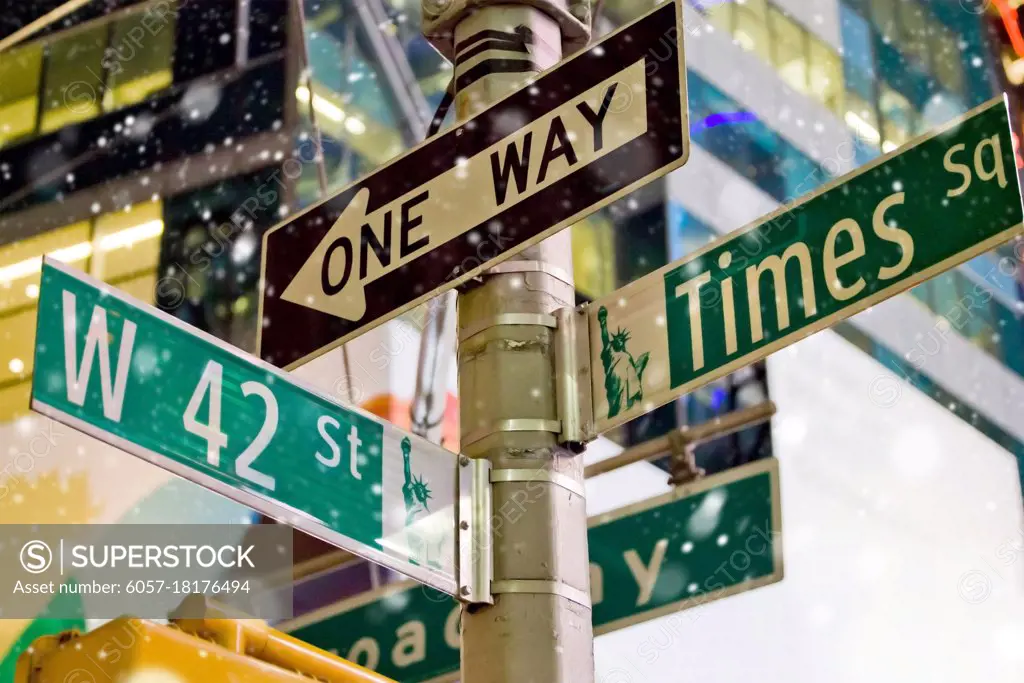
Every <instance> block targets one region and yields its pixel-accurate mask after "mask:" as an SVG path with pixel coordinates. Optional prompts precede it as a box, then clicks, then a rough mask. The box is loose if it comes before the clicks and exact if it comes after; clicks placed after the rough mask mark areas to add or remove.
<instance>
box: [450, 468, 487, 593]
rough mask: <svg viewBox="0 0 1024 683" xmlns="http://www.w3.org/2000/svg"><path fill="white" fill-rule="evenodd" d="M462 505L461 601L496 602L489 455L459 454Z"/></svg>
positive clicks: (458, 535)
mask: <svg viewBox="0 0 1024 683" xmlns="http://www.w3.org/2000/svg"><path fill="white" fill-rule="evenodd" d="M458 478H459V481H458V485H459V504H458V514H457V521H456V529H455V538H456V540H457V543H458V550H459V553H458V571H457V574H458V584H459V591H458V595H457V596H456V597H457V598H458V599H459V600H460V601H462V602H466V603H470V604H478V603H485V604H488V605H493V604H494V596H493V595H491V580H492V578H493V576H494V567H493V563H492V555H491V553H492V552H493V548H492V543H491V515H492V512H491V508H492V505H491V463H490V461H489V460H487V459H486V458H470V457H467V456H465V455H460V456H459V467H458Z"/></svg>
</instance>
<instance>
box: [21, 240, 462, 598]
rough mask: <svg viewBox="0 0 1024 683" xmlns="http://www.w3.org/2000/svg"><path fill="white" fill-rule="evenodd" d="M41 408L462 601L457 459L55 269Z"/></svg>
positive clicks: (35, 389)
mask: <svg viewBox="0 0 1024 683" xmlns="http://www.w3.org/2000/svg"><path fill="white" fill-rule="evenodd" d="M32 408H33V409H34V410H36V411H38V412H40V413H43V414H45V415H48V416H50V417H52V418H54V419H55V420H58V421H60V422H63V423H65V424H67V425H69V426H71V427H74V428H76V429H79V430H81V431H83V432H86V433H88V434H90V435H92V436H94V437H96V438H98V439H100V440H102V441H105V442H107V443H109V444H111V445H113V446H116V447H118V448H120V449H122V450H124V451H127V452H128V453H131V454H133V455H136V456H138V457H140V458H142V459H144V460H148V461H149V462H152V463H153V464H155V465H158V466H160V467H162V468H164V469H166V470H169V471H171V472H173V473H175V474H177V475H179V476H181V477H184V478H185V479H188V480H190V481H193V482H195V483H197V484H200V485H202V486H205V487H207V488H209V489H211V490H213V491H216V492H217V493H220V494H222V495H224V496H226V497H228V498H231V499H233V500H236V501H238V502H240V503H242V504H245V505H248V506H250V507H252V508H254V509H255V510H258V511H260V512H262V513H263V514H266V515H269V516H271V517H274V518H276V519H278V520H280V521H282V522H286V523H288V524H290V525H292V526H295V527H297V528H299V529H302V530H303V531H305V532H307V533H309V534H311V535H313V536H317V537H319V538H321V539H323V540H325V541H327V542H329V543H332V544H334V545H337V546H339V547H341V548H345V549H346V550H349V551H351V552H353V553H355V554H357V555H361V556H363V557H365V558H367V559H369V560H372V561H374V562H377V563H379V564H383V565H385V566H388V567H391V568H393V569H395V570H396V571H399V572H402V573H404V574H406V575H408V576H411V577H412V578H414V579H416V580H417V581H420V582H422V583H425V584H427V585H430V586H433V587H435V588H437V589H439V590H442V591H445V592H448V593H452V594H454V593H455V591H456V576H455V552H456V547H455V545H456V543H455V540H456V539H455V504H456V495H457V491H458V488H457V482H456V477H457V471H456V470H457V466H458V462H457V461H458V456H456V455H455V454H454V453H451V452H449V451H446V450H444V449H442V448H440V447H439V446H436V445H434V444H432V443H430V442H428V441H426V440H424V439H421V438H419V437H416V436H413V435H411V434H407V433H405V432H404V431H402V430H400V429H398V428H397V427H395V426H393V425H391V424H390V423H388V422H386V421H384V420H381V419H379V418H377V417H374V416H373V415H370V414H369V413H366V412H365V411H362V410H359V409H357V408H343V407H342V406H340V405H338V403H337V402H335V401H334V400H332V399H330V398H327V397H326V396H325V395H323V394H322V393H320V392H319V391H318V390H316V389H313V388H310V387H308V386H305V385H304V384H303V383H302V382H301V381H299V380H298V379H297V378H295V377H293V376H292V375H289V374H287V373H285V372H283V371H281V370H278V369H276V368H274V367H272V366H270V365H268V364H266V363H263V362H262V361H259V360H256V359H255V358H253V357H251V356H249V355H247V354H246V353H244V352H242V351H240V350H239V349H236V348H234V347H231V346H229V345H227V344H224V343H223V342H221V341H219V340H217V339H215V338H213V337H211V336H210V335H208V334H205V333H203V332H200V331H198V330H196V329H193V328H191V327H189V326H187V325H185V324H183V323H182V322H181V321H179V320H177V319H175V318H172V317H171V316H168V315H166V314H164V313H162V312H160V311H158V310H156V309H155V308H153V307H151V306H146V305H145V304H142V303H140V302H138V301H135V300H133V299H132V298H131V297H128V296H126V295H124V294H122V293H120V292H118V291H117V290H116V289H114V288H113V287H110V286H108V285H105V284H103V283H101V282H98V281H96V280H94V279H92V278H90V277H88V276H86V275H84V274H82V273H78V272H76V271H73V270H72V269H69V268H67V267H66V266H64V265H63V264H61V263H59V262H57V261H53V260H52V259H47V260H46V261H45V262H44V264H43V272H42V285H41V287H40V292H39V315H38V324H37V330H36V349H35V372H34V374H33V377H32Z"/></svg>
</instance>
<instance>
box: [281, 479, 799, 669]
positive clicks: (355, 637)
mask: <svg viewBox="0 0 1024 683" xmlns="http://www.w3.org/2000/svg"><path fill="white" fill-rule="evenodd" d="M588 542H589V545H590V562H591V565H590V583H591V599H592V601H593V607H594V615H593V618H594V631H595V633H598V634H601V633H607V632H609V631H613V630H615V629H619V628H623V627H625V626H628V625H630V624H635V623H639V622H642V621H646V620H648V619H653V618H655V617H659V616H664V615H670V614H675V613H677V612H680V610H686V609H689V608H693V607H698V606H699V605H701V604H703V603H705V602H710V601H712V600H717V599H719V598H722V597H725V596H728V595H732V594H734V593H740V592H743V591H746V590H751V589H753V588H757V587H759V586H764V585H767V584H770V583H774V582H776V581H779V580H780V579H781V578H782V538H781V512H780V509H779V489H778V462H777V461H776V460H774V459H767V460H762V461H758V462H755V463H751V464H749V465H744V466H743V467H738V468H735V469H733V470H730V471H728V472H724V473H722V474H719V475H715V476H713V477H708V478H707V479H705V480H703V481H700V482H698V483H696V484H694V485H691V486H687V487H680V488H679V489H677V490H675V491H673V492H671V493H668V494H665V495H663V496H659V497H657V498H653V499H651V500H647V501H644V502H642V503H638V504H636V505H631V506H628V507H625V508H621V509H619V510H616V511H613V512H610V513H608V514H606V515H599V516H597V517H594V518H592V519H591V520H590V532H589V537H588ZM460 609H461V608H460V606H459V605H458V604H456V603H455V602H454V601H453V600H451V599H450V598H448V597H446V596H444V595H442V594H440V593H438V592H436V591H432V590H430V589H429V588H425V587H422V586H416V585H410V584H399V585H394V586H388V587H387V588H384V589H381V590H379V591H375V592H373V593H368V594H365V595H361V596H357V597H355V598H352V599H350V600H346V601H343V602H340V603H338V604H336V605H331V606H328V607H325V608H323V609H321V610H318V611H317V612H314V613H311V614H308V615H304V616H303V617H301V618H299V619H296V620H294V621H292V622H291V623H286V624H282V625H280V626H279V628H282V629H284V630H286V631H288V632H289V633H290V634H291V635H293V636H295V637H296V638H299V639H301V640H304V641H306V642H308V643H311V644H313V645H316V646H317V647H320V648H323V649H325V650H330V651H332V652H336V653H337V654H339V655H341V656H342V657H345V658H347V659H350V660H352V661H355V662H357V663H359V664H361V665H363V666H366V667H369V668H371V669H374V670H375V671H377V672H379V673H381V674H383V675H385V676H388V677H390V678H393V679H395V680H397V681H402V682H403V683H418V682H420V681H436V680H454V679H455V678H457V676H458V669H459V636H458V624H459V614H460ZM690 614H692V613H690ZM679 619H683V620H690V619H691V617H690V615H689V614H687V613H685V612H680V613H679V614H678V615H677V616H671V617H669V621H668V623H667V624H666V626H667V627H669V628H679V627H680V626H681V625H682V623H683V622H679V623H676V620H679Z"/></svg>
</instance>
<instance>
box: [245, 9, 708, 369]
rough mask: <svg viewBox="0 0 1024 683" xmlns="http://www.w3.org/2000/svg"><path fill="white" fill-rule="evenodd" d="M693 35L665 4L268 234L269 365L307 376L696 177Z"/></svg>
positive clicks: (263, 345)
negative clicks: (624, 207)
mask: <svg viewBox="0 0 1024 683" xmlns="http://www.w3.org/2000/svg"><path fill="white" fill-rule="evenodd" d="M682 33H683V32H682V29H681V10H680V7H679V3H678V2H667V3H665V4H664V5H661V6H659V7H657V8H656V9H654V10H653V11H651V12H650V13H648V14H647V15H646V16H644V17H641V18H640V19H638V20H637V21H635V22H633V23H632V24H630V25H628V26H626V27H624V28H622V29H620V30H619V31H617V32H616V33H614V34H612V35H610V36H608V37H607V38H605V39H604V40H602V41H601V42H600V43H597V44H596V45H594V46H593V47H591V48H590V49H588V50H586V51H584V52H581V53H579V54H578V55H576V56H574V57H572V58H570V59H568V60H566V61H564V62H561V63H559V64H558V65H557V66H556V67H554V68H553V69H551V70H549V71H547V72H545V73H543V74H541V75H540V76H539V77H538V78H537V79H536V80H535V81H534V82H533V83H532V84H530V85H529V86H527V87H525V88H523V89H521V90H519V91H517V92H515V93H513V94H511V95H509V96H508V97H506V98H505V99H503V100H501V101H500V102H498V103H497V104H495V105H494V106H493V107H491V108H490V109H488V110H487V111H484V112H482V113H481V114H479V115H478V116H476V117H474V118H472V119H470V120H468V121H466V122H464V123H462V124H460V125H459V126H458V127H456V128H454V129H452V130H450V131H448V132H445V133H444V134H442V135H438V136H435V137H433V138H431V139H430V140H428V141H427V142H425V143H423V144H422V145H420V146H419V147H417V148H415V149H413V150H411V151H409V152H408V153H406V154H405V155H403V156H402V157H399V158H398V159H396V160H395V161H393V162H392V163H390V164H388V165H387V166H384V167H383V168H381V169H379V170H378V171H376V172H374V173H373V174H371V175H369V176H367V177H365V178H363V179H362V180H360V181H358V182H356V183H355V184H353V185H351V186H349V187H348V188H346V189H344V190H342V191H341V192H340V193H339V194H337V195H335V196H334V197H331V198H330V199H327V200H326V201H324V202H321V203H320V204H317V205H315V206H313V207H311V208H310V209H308V210H307V211H305V212H304V213H302V214H299V215H298V216H296V217H295V218H292V219H289V220H288V222H287V223H284V224H282V225H280V226H278V227H276V228H274V229H273V230H271V231H270V232H268V233H267V236H266V238H265V241H264V248H263V294H262V300H261V302H262V303H261V306H262V314H261V319H262V320H263V321H264V324H263V328H262V330H261V333H260V335H261V336H260V354H261V356H262V357H263V359H264V360H266V361H268V362H270V363H272V364H274V365H276V366H278V367H288V368H292V367H295V366H298V365H300V364H301V363H302V362H304V361H306V360H310V359H311V358H313V357H315V356H316V355H319V354H320V353H323V352H324V351H326V350H328V349H330V348H333V347H334V346H337V345H338V344H341V343H343V342H345V341H347V340H348V339H351V338H352V337H354V336H357V335H359V334H360V333H362V332H365V331H366V330H368V329H370V328H372V327H374V326H376V325H379V324H381V323H382V322H384V321H386V320H389V319H390V318H393V317H395V316H396V315H399V314H400V313H402V312H403V311H406V310H408V309H410V308H412V307H413V306H416V305H417V304H419V303H421V302H423V301H426V300H427V299H429V298H431V297H433V296H436V295H438V294H440V293H442V292H444V291H446V290H448V289H451V288H452V287H455V286H456V285H458V284H459V283H461V282H464V281H466V280H467V279H469V278H471V277H473V276H475V275H476V274H478V273H479V272H480V271H481V270H483V269H484V268H485V267H488V266H493V265H495V264H496V263H498V262H500V261H502V260H504V259H506V258H508V257H510V256H512V255H514V254H516V253H517V252H519V251H522V250H523V249H524V248H526V247H527V246H529V245H530V244H533V243H534V242H537V241H539V240H541V239H543V238H545V237H547V236H549V235H551V234H553V233H555V232H557V231H559V230H561V229H563V228H566V227H568V226H569V225H571V224H573V223H574V222H576V221H578V220H580V219H581V218H583V217H584V216H586V215H587V214H589V213H591V212H593V211H596V210H597V209H599V208H601V207H602V206H604V205H606V204H608V203H610V202H612V201H614V200H615V199H617V198H619V197H621V196H623V195H624V194H626V193H628V192H630V191H631V190H633V189H636V188H637V187H639V186H641V185H643V184H645V183H647V182H650V181H651V180H653V179H655V178H657V177H659V176H661V175H663V174H665V173H668V172H669V171H671V170H672V169H674V168H678V167H679V166H681V165H682V164H683V163H685V162H686V159H687V156H688V154H689V140H688V128H687V117H686V69H685V67H684V65H683V50H682V45H681V44H680V41H681V39H682ZM295 330H302V332H303V333H302V334H301V335H298V334H295Z"/></svg>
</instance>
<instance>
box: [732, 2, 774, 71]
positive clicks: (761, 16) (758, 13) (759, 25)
mask: <svg viewBox="0 0 1024 683" xmlns="http://www.w3.org/2000/svg"><path fill="white" fill-rule="evenodd" d="M733 39H734V40H735V41H736V43H737V44H739V46H740V47H742V48H743V49H744V50H749V51H751V52H753V53H755V54H756V55H757V56H759V57H761V58H762V59H764V60H765V61H769V59H770V57H769V44H768V6H767V3H766V2H765V0H736V19H735V28H734V29H733Z"/></svg>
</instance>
